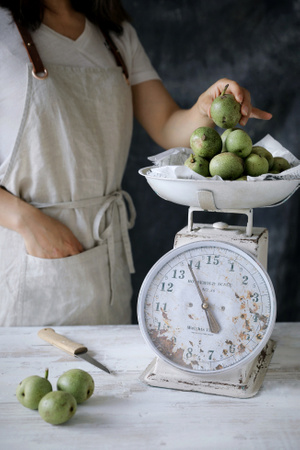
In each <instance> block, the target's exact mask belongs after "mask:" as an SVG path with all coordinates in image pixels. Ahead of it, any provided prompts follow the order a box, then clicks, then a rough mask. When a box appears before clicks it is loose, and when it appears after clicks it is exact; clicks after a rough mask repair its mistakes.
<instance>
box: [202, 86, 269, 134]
mask: <svg viewBox="0 0 300 450" xmlns="http://www.w3.org/2000/svg"><path fill="white" fill-rule="evenodd" d="M226 84H229V87H228V89H227V91H226V93H227V94H229V93H230V94H233V95H234V97H235V99H236V100H237V101H238V102H239V103H240V104H241V113H242V118H241V120H240V122H239V123H240V125H242V126H245V125H246V123H247V122H248V120H249V119H250V118H253V119H262V120H270V119H271V118H272V114H270V113H268V112H266V111H262V110H261V109H258V108H254V107H253V106H252V105H251V97H250V93H249V91H247V89H245V88H243V87H241V86H240V85H239V84H238V83H236V82H235V81H233V80H228V79H227V78H222V79H221V80H219V81H217V82H216V83H214V84H213V85H212V86H210V87H209V88H208V89H207V90H206V91H205V92H204V93H203V94H202V95H200V97H199V99H198V101H197V106H198V109H199V112H200V114H201V115H202V116H203V117H210V118H211V115H210V107H211V104H212V102H213V100H214V99H215V98H216V97H218V96H219V95H220V94H221V93H222V92H223V90H224V88H225V86H226Z"/></svg>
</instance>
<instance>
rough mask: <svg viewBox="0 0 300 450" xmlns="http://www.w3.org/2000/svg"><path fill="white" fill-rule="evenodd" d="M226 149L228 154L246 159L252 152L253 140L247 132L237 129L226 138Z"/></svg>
mask: <svg viewBox="0 0 300 450" xmlns="http://www.w3.org/2000/svg"><path fill="white" fill-rule="evenodd" d="M225 148H226V150H227V151H228V152H231V153H235V154H236V155H237V156H240V157H241V158H246V157H247V156H248V155H250V153H251V151H252V139H251V137H250V136H249V134H247V133H246V131H244V130H242V129H241V128H237V129H235V130H232V131H231V133H229V134H228V136H227V137H226V141H225Z"/></svg>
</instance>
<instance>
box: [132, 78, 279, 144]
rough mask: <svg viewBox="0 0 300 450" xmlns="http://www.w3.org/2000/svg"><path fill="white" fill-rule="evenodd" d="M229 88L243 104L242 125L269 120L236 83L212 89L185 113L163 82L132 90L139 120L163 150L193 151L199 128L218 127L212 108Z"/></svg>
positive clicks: (215, 86)
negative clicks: (226, 87)
mask: <svg viewBox="0 0 300 450" xmlns="http://www.w3.org/2000/svg"><path fill="white" fill-rule="evenodd" d="M226 84H229V87H228V89H227V91H226V92H228V93H232V94H233V95H234V96H235V98H236V100H237V101H238V102H239V103H241V104H242V108H241V111H242V118H241V120H240V124H241V125H242V126H244V125H246V123H247V122H248V119H249V118H250V117H251V118H256V119H263V120H269V119H271V117H272V114H270V113H268V112H266V111H262V110H260V109H257V108H254V107H253V106H252V105H251V99H250V94H249V92H248V91H247V89H245V88H243V87H241V86H239V84H238V83H236V82H235V81H232V80H228V79H226V78H223V79H221V80H219V81H217V82H216V83H214V84H213V85H212V86H211V87H210V88H208V89H207V90H206V91H205V92H204V93H203V94H202V95H200V97H199V98H198V100H197V102H196V103H195V104H194V105H193V106H192V107H191V108H190V109H181V108H180V107H179V106H178V105H177V104H176V102H175V101H174V100H173V98H172V97H171V95H170V94H169V93H168V91H167V90H166V88H165V87H164V85H163V84H162V82H161V81H160V80H150V81H145V82H144V83H140V84H136V85H134V86H132V94H133V108H134V113H135V117H136V118H137V120H138V121H139V122H140V124H141V125H142V126H143V127H144V129H145V130H146V131H147V133H148V134H149V135H150V136H151V137H152V139H153V140H154V141H155V142H156V143H157V144H158V145H160V146H161V147H163V148H165V149H168V148H172V147H189V145H190V136H191V134H192V133H193V131H194V130H196V128H198V127H204V126H205V127H214V126H215V124H214V122H213V121H212V119H211V115H210V107H211V104H212V102H213V100H214V99H215V98H216V97H218V96H219V95H220V94H221V93H222V91H223V90H224V87H225V86H226Z"/></svg>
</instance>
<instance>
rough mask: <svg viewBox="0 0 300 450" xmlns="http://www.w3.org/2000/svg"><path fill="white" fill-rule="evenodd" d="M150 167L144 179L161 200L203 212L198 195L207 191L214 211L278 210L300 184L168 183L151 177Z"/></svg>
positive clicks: (169, 179)
mask: <svg viewBox="0 0 300 450" xmlns="http://www.w3.org/2000/svg"><path fill="white" fill-rule="evenodd" d="M152 168H153V167H144V168H143V169H140V170H139V174H140V175H142V176H144V177H145V178H146V180H147V182H148V183H149V185H150V186H151V188H152V189H153V190H154V192H156V194H157V195H158V196H159V197H161V198H163V199H164V200H167V201H170V202H173V203H177V204H179V205H184V206H192V207H195V208H202V206H201V200H200V197H201V193H202V192H203V191H210V192H211V193H212V195H213V198H214V203H215V206H216V209H252V208H263V207H267V206H277V205H279V204H281V203H283V202H284V201H286V200H287V199H288V198H289V197H290V196H291V195H292V194H293V193H294V192H295V191H296V190H297V188H298V187H299V185H300V184H299V183H300V180H261V181H224V180H192V179H183V178H177V179H175V178H174V179H171V178H162V177H156V176H153V175H151V169H152Z"/></svg>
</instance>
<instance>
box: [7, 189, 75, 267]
mask: <svg viewBox="0 0 300 450" xmlns="http://www.w3.org/2000/svg"><path fill="white" fill-rule="evenodd" d="M0 205H1V207H0V226H2V227H4V228H9V229H10V230H13V231H16V232H17V233H19V234H20V235H21V236H22V237H23V239H24V243H25V247H26V250H27V252H28V254H30V255H32V256H36V257H39V258H49V259H52V258H64V257H66V256H71V255H76V254H78V253H81V252H82V251H83V247H82V245H81V243H80V242H79V241H78V240H77V238H76V237H75V236H74V235H73V233H72V232H71V230H69V228H68V227H66V226H65V225H63V224H62V223H61V222H59V221H57V220H55V219H53V218H52V217H49V216H47V215H46V214H44V213H42V212H41V211H40V210H39V209H37V208H35V207H33V206H32V205H30V204H28V203H26V202H24V201H23V200H21V199H20V198H18V197H15V196H14V195H12V194H10V193H9V192H7V191H6V190H4V189H1V188H0Z"/></svg>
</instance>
